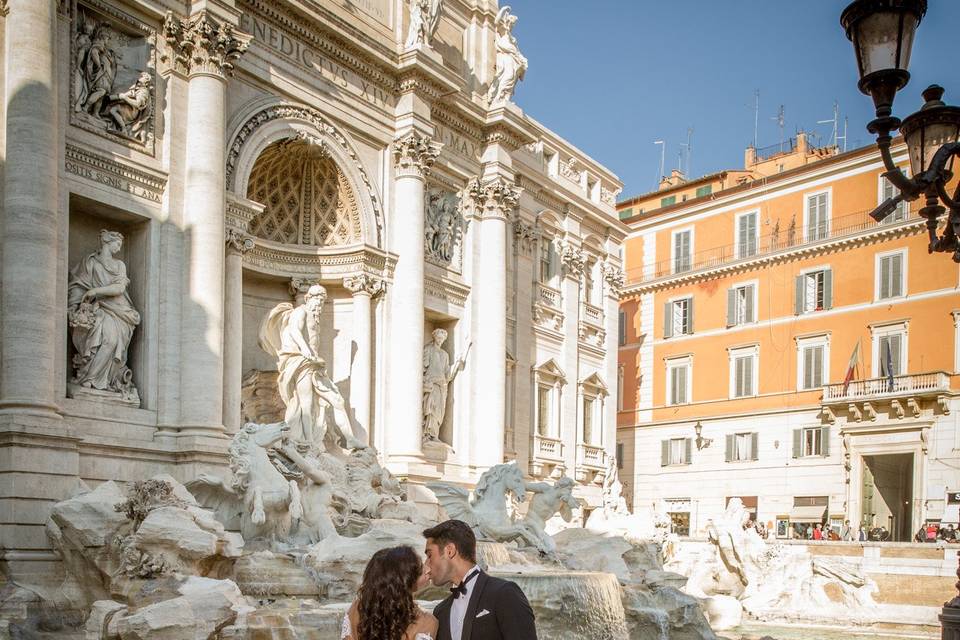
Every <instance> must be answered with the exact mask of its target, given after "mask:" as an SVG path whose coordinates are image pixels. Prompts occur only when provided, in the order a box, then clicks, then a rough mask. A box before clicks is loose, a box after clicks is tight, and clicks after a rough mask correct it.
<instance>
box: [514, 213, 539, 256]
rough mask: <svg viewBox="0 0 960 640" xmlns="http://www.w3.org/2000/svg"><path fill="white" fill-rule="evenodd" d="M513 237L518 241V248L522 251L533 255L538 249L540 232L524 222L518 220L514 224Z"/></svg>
mask: <svg viewBox="0 0 960 640" xmlns="http://www.w3.org/2000/svg"><path fill="white" fill-rule="evenodd" d="M513 237H514V238H515V239H516V242H517V248H518V249H519V250H520V251H522V252H523V253H524V254H527V255H532V254H533V250H534V249H535V248H536V247H537V241H538V240H539V239H540V230H539V229H537V228H536V227H534V226H533V225H529V224H527V223H526V222H523V221H522V220H516V221H515V222H514V223H513Z"/></svg>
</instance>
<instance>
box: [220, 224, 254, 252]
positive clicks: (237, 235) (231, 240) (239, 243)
mask: <svg viewBox="0 0 960 640" xmlns="http://www.w3.org/2000/svg"><path fill="white" fill-rule="evenodd" d="M225 240H226V243H227V253H229V252H231V251H235V252H237V253H239V254H241V255H242V254H244V253H246V252H247V251H250V249H253V247H254V242H253V238H252V237H251V236H249V235H247V234H246V233H244V232H242V231H237V230H236V229H227V235H226V238H225Z"/></svg>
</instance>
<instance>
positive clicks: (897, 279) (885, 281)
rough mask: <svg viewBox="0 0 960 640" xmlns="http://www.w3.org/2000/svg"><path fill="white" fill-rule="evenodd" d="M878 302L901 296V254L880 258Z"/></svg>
mask: <svg viewBox="0 0 960 640" xmlns="http://www.w3.org/2000/svg"><path fill="white" fill-rule="evenodd" d="M879 280H880V294H879V296H878V297H879V299H880V300H886V299H887V298H899V297H900V296H902V295H903V254H902V253H894V254H891V255H888V256H881V257H880V276H879Z"/></svg>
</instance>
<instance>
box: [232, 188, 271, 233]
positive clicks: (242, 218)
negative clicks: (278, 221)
mask: <svg viewBox="0 0 960 640" xmlns="http://www.w3.org/2000/svg"><path fill="white" fill-rule="evenodd" d="M263 208H264V207H263V205H262V204H260V203H259V202H254V201H253V200H247V199H246V198H240V197H239V196H237V195H235V194H234V193H233V192H230V191H227V215H226V223H227V227H228V228H231V229H236V230H237V231H246V230H247V228H248V225H249V224H250V221H251V220H253V219H254V218H256V217H257V216H258V215H260V214H261V213H263Z"/></svg>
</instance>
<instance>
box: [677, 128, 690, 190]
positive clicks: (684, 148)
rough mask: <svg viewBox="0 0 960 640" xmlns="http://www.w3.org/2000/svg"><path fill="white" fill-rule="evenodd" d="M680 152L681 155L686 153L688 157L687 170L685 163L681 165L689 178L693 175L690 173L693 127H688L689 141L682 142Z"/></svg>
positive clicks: (681, 169)
mask: <svg viewBox="0 0 960 640" xmlns="http://www.w3.org/2000/svg"><path fill="white" fill-rule="evenodd" d="M680 152H681V154H682V155H681V157H682V156H683V155H685V156H686V158H687V162H686V171H684V167H683V165H681V166H680V171H684V175H685V176H687V177H688V178H689V177H690V176H691V175H693V174H692V173H690V155H691V154H692V153H693V127H687V142H686V144H684V143H682V142H681V143H680Z"/></svg>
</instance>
